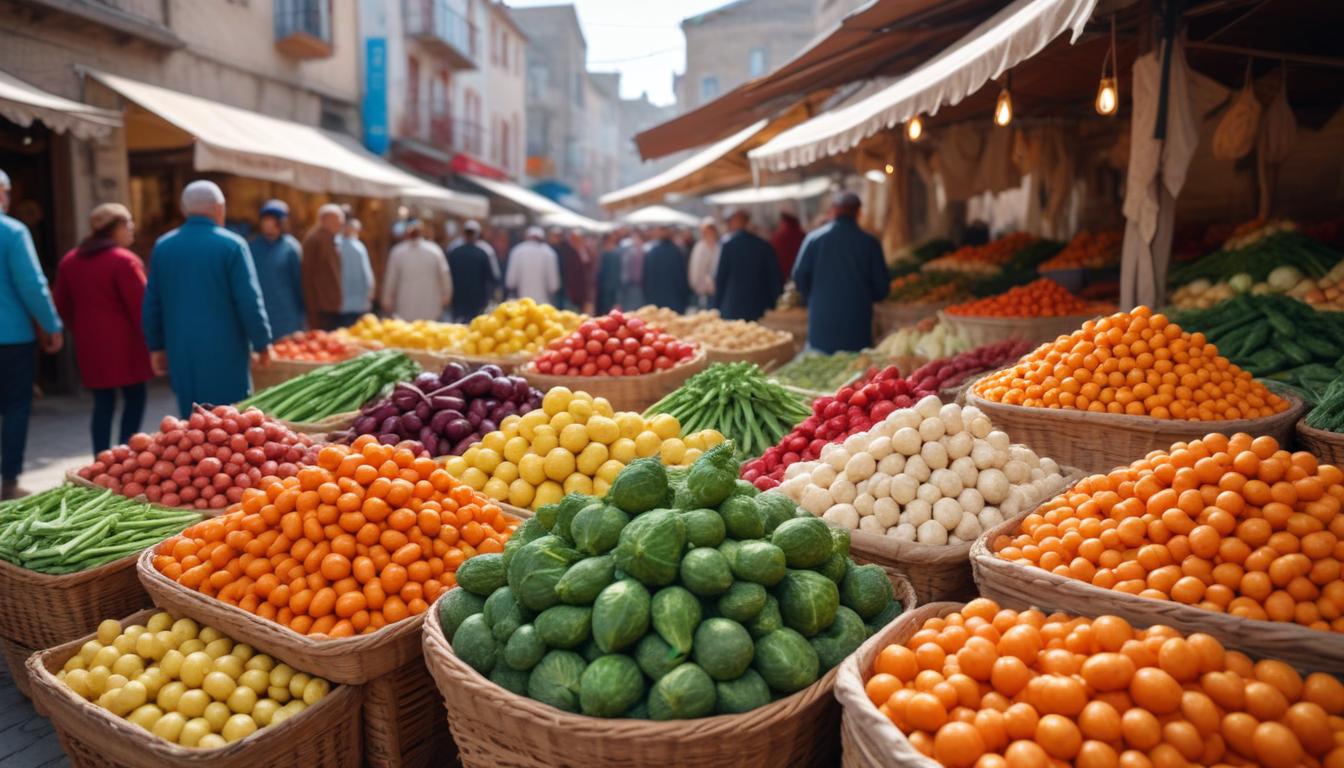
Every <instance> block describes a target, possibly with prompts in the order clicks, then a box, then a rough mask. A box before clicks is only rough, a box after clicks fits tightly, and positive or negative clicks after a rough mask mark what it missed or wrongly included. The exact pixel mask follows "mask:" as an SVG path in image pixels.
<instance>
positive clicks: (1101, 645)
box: [865, 598, 1344, 768]
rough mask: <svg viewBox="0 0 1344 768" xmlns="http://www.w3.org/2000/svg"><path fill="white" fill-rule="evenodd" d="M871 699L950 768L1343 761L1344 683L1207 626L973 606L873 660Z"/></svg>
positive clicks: (930, 623) (1330, 767) (1276, 765)
mask: <svg viewBox="0 0 1344 768" xmlns="http://www.w3.org/2000/svg"><path fill="white" fill-rule="evenodd" d="M865 688H866V691H867V694H868V698H869V700H870V701H872V702H873V704H874V705H875V706H877V707H878V708H879V710H880V711H881V712H882V714H884V715H885V716H886V717H887V718H889V719H890V720H891V722H892V723H893V724H895V726H896V727H897V728H899V729H900V730H901V731H902V732H904V733H905V734H906V736H907V737H908V738H909V740H910V743H911V745H913V746H914V747H915V749H917V750H919V751H920V752H922V753H924V754H925V755H928V756H929V757H932V758H933V759H935V760H937V761H938V762H940V763H942V764H943V765H947V766H952V767H953V768H970V767H971V766H974V768H1047V766H1052V765H1065V766H1067V765H1073V766H1078V768H1116V767H1117V766H1120V767H1123V768H1138V767H1139V766H1143V767H1145V768H1165V766H1186V765H1190V764H1198V765H1258V766H1269V767H1270V768H1288V767H1289V766H1307V765H1314V766H1326V767H1327V768H1334V767H1335V766H1340V765H1344V684H1341V683H1340V681H1338V680H1336V679H1335V678H1333V677H1331V676H1330V675H1326V674H1323V673H1319V672H1317V673H1313V674H1311V675H1308V676H1307V677H1306V678H1305V679H1303V678H1302V676H1300V675H1299V674H1298V673H1297V672H1296V671H1295V670H1294V669H1293V668H1292V667H1290V666H1289V665H1287V664H1285V663H1283V662H1281V661H1273V660H1261V661H1255V662H1253V661H1252V660H1251V659H1250V658H1248V657H1246V656H1245V655H1243V654H1241V653H1238V652H1236V651H1227V650H1225V649H1224V648H1223V646H1222V645H1221V644H1220V643H1219V642H1218V641H1217V640H1216V639H1214V638H1213V637H1210V636H1209V635H1205V634H1192V635H1189V636H1182V635H1181V634H1180V633H1178V632H1177V631H1176V630H1174V629H1172V628H1171V627H1166V626H1161V625H1159V626H1153V627H1149V628H1148V629H1143V630H1135V629H1134V628H1132V627H1131V626H1130V625H1129V623H1128V622H1126V621H1125V620H1124V619H1122V618H1119V617H1116V616H1101V617H1098V618H1096V619H1085V618H1075V617H1071V616H1067V615H1064V614H1054V615H1051V616H1045V615H1044V614H1042V613H1041V612H1040V611H1037V610H1029V611H1024V612H1022V613H1018V612H1017V611H1013V610H1007V609H1003V610H1001V609H1000V608H999V606H998V605H997V604H996V603H994V602H993V601H991V600H986V599H983V598H980V599H976V600H972V601H971V602H969V603H967V604H966V605H965V606H964V607H963V608H962V609H961V610H960V611H957V612H954V613H951V614H948V615H947V616H944V617H942V618H931V619H929V620H927V621H926V622H925V623H924V625H923V626H922V627H921V628H920V629H919V630H918V631H916V632H915V633H914V634H913V635H911V637H910V639H909V640H908V641H906V642H905V643H893V644H891V645H888V646H887V647H886V648H884V649H882V651H881V652H880V653H879V654H878V656H877V658H876V659H875V660H874V662H873V670H872V677H870V678H869V679H868V681H867V684H866V686H865Z"/></svg>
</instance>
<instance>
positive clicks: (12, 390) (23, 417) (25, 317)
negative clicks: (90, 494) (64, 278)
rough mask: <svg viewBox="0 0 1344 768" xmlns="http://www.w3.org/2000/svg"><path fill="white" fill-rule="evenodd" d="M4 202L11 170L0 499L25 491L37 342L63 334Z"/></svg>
mask: <svg viewBox="0 0 1344 768" xmlns="http://www.w3.org/2000/svg"><path fill="white" fill-rule="evenodd" d="M8 207H9V176H8V175H6V174H5V172H4V171H2V170H0V481H2V482H0V499H13V498H17V497H19V496H24V495H27V491H24V490H23V489H21V488H19V473H20V472H22V471H23V449H24V446H26V445H27V443H28V414H29V413H30V412H31V411H32V408H33V378H34V377H35V376H36V374H37V360H36V355H37V346H38V345H37V342H38V340H39V339H40V340H41V343H42V351H43V352H46V353H48V354H53V355H54V354H56V353H57V352H59V351H61V345H62V343H63V342H64V338H65V337H64V336H62V335H61V318H60V316H59V315H57V314H56V306H55V305H54V304H52V302H51V291H50V290H49V289H48V288H47V278H46V276H45V275H43V274H42V266H41V264H39V263H38V261H37V250H36V249H35V248H33V236H32V234H30V233H29V232H28V228H27V227H25V226H24V225H23V222H21V221H19V220H18V219H13V218H10V217H9V216H8V215H6V214H5V211H6V210H7V209H8ZM34 322H36V324H37V326H38V328H37V329H34V327H33V326H34Z"/></svg>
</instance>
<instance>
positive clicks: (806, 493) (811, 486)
mask: <svg viewBox="0 0 1344 768" xmlns="http://www.w3.org/2000/svg"><path fill="white" fill-rule="evenodd" d="M784 477H785V480H784V483H783V484H782V485H781V486H780V487H779V491H780V492H782V493H784V494H785V495H786V496H788V497H789V498H791V499H793V500H794V501H796V502H798V505H799V506H800V507H802V508H803V509H805V510H807V511H808V512H811V513H812V514H814V515H816V516H818V517H820V518H822V519H823V520H825V521H826V522H828V523H831V524H832V525H836V526H839V527H842V528H857V529H859V530H861V531H864V532H866V533H871V534H874V535H878V536H890V537H892V538H894V539H896V540H898V541H917V542H919V543H920V544H928V545H931V546H942V545H945V544H962V543H969V542H972V541H974V540H975V539H976V537H977V536H979V535H980V534H981V533H982V532H983V531H985V530H988V529H989V528H992V527H994V526H996V525H998V524H999V523H1001V522H1003V521H1004V520H1005V519H1007V518H1011V517H1013V516H1015V515H1017V514H1018V513H1019V512H1022V511H1025V510H1028V509H1031V508H1032V507H1034V506H1035V505H1036V504H1037V503H1038V502H1040V501H1041V499H1043V498H1045V497H1046V496H1047V495H1049V494H1051V493H1056V492H1058V491H1059V490H1060V489H1061V487H1062V485H1063V482H1064V478H1063V477H1062V476H1061V475H1060V471H1059V466H1058V465H1056V464H1055V462H1054V461H1053V460H1051V459H1042V458H1040V457H1039V456H1037V455H1036V454H1035V452H1033V451H1032V450H1031V449H1029V448H1027V447H1025V446H1021V445H1010V444H1009V442H1008V435H1007V433H1005V432H1001V431H999V430H996V429H994V426H993V425H992V424H991V423H990V421H989V418H988V417H986V416H985V415H984V414H983V413H981V411H980V409H979V408H975V407H968V408H964V409H963V408H962V407H961V406H959V405H957V404H956V403H949V404H947V405H943V403H942V401H940V400H939V399H938V398H937V397H935V396H933V395H929V396H928V397H925V398H924V399H922V400H920V401H919V402H918V403H917V404H916V405H915V407H914V408H902V409H900V410H898V411H893V412H892V413H890V414H889V415H888V416H887V417H886V418H885V419H883V420H882V421H881V422H879V423H878V424H877V425H875V426H874V427H873V428H872V429H870V430H868V431H866V432H859V433H857V434H854V435H852V436H850V437H848V438H846V439H845V441H844V442H843V443H831V444H829V445H827V446H825V447H824V448H822V449H821V458H820V459H819V460H818V461H804V462H798V463H795V464H791V465H790V466H789V467H788V469H786V470H785V472H784Z"/></svg>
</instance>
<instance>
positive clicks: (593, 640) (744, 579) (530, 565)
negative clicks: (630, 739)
mask: <svg viewBox="0 0 1344 768" xmlns="http://www.w3.org/2000/svg"><path fill="white" fill-rule="evenodd" d="M732 451H733V448H732V446H731V445H730V444H728V443H724V444H722V445H719V446H716V447H715V448H713V449H711V450H710V451H709V452H707V453H706V454H705V455H704V456H703V457H701V458H700V459H699V460H698V461H696V463H695V464H694V465H693V466H692V467H691V468H690V470H689V471H688V472H687V471H683V472H679V473H678V472H676V471H675V470H674V472H673V473H669V471H668V470H666V469H665V468H664V467H663V465H662V464H660V463H659V462H658V461H657V460H656V459H639V460H637V461H635V462H632V463H631V464H630V465H629V466H628V467H626V468H625V469H624V470H622V472H621V473H620V475H619V476H618V477H617V478H616V480H615V482H614V483H613V484H612V487H611V491H610V493H609V494H608V496H607V498H606V499H600V500H599V499H595V498H592V497H589V496H583V495H580V494H570V495H569V496H566V497H565V498H564V500H562V501H561V502H560V503H558V504H553V505H549V506H545V507H542V508H541V509H539V510H538V511H537V516H536V517H535V518H533V519H530V520H528V521H527V522H526V523H524V524H523V526H521V527H520V528H519V529H518V531H517V532H516V533H515V534H514V535H513V537H512V538H511V539H510V540H509V543H508V544H507V545H506V546H505V549H504V552H503V553H502V554H497V555H478V556H477V557H475V558H472V559H471V560H468V561H467V562H466V563H464V564H463V565H462V567H461V568H460V569H459V570H458V572H457V579H458V585H459V586H458V587H457V588H454V589H453V590H451V591H450V592H448V593H447V594H446V595H445V596H444V598H443V599H442V601H441V603H440V607H439V616H438V618H439V621H440V624H441V626H442V628H443V631H444V634H445V636H446V637H447V638H448V639H449V640H450V642H451V643H452V647H453V651H454V653H456V654H457V655H458V657H459V658H461V659H462V660H463V661H464V662H466V663H467V664H469V665H471V666H472V667H473V668H475V669H476V670H477V671H479V672H480V673H481V674H483V675H486V676H488V677H489V678H490V679H491V680H492V681H494V682H495V683H497V684H498V685H500V686H502V687H504V688H506V689H508V690H510V691H512V692H514V693H516V694H519V695H522V696H529V697H531V698H533V699H536V700H538V701H542V702H544V703H546V704H549V705H551V706H554V707H556V708H557V709H561V710H565V711H568V712H580V713H583V714H586V715H590V716H594V717H630V718H642V719H653V720H670V719H681V718H696V717H705V716H709V715H714V714H733V713H740V712H747V711H749V710H752V709H755V708H757V707H760V706H763V705H765V704H768V703H770V702H771V701H773V700H775V699H778V698H782V697H785V696H788V695H790V694H793V693H796V692H798V691H800V690H802V689H804V688H806V687H808V686H809V685H811V684H812V683H814V682H816V681H817V680H818V679H820V678H821V677H822V676H823V675H825V674H826V672H827V670H829V669H830V668H832V667H834V666H835V665H836V664H838V663H839V662H840V661H841V660H842V659H844V658H845V657H846V656H848V655H849V654H850V653H852V652H853V651H854V650H855V649H857V648H858V647H859V645H860V644H862V643H863V641H864V640H865V639H867V637H868V636H869V635H871V634H872V633H873V632H874V631H876V629H877V628H879V627H881V626H883V625H885V624H886V623H888V622H890V621H891V620H892V619H894V618H895V617H896V616H897V615H898V614H899V613H900V612H901V610H902V607H901V604H900V602H899V601H897V600H895V599H893V596H892V588H891V583H890V581H889V580H888V578H887V575H886V573H885V571H883V570H882V569H881V568H880V567H878V566H874V565H863V566H859V565H855V564H854V563H853V562H852V561H851V560H850V559H849V557H848V552H849V535H848V533H847V532H844V531H840V530H838V529H832V528H830V527H829V526H827V525H826V524H825V523H824V522H822V521H821V520H819V519H817V518H815V517H813V516H811V515H810V514H807V513H806V512H803V513H799V512H798V511H797V510H796V507H795V506H794V504H793V502H792V501H791V500H790V499H788V498H787V497H785V496H782V495H780V494H775V493H766V494H759V495H758V494H757V492H756V490H755V489H754V488H752V487H751V486H750V484H748V483H744V482H741V481H738V480H737V475H738V465H737V462H735V461H734V460H733V458H732Z"/></svg>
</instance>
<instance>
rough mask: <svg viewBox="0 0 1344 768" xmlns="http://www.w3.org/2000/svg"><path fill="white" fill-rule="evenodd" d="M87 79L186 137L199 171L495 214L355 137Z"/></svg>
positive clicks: (122, 81) (101, 77)
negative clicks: (396, 163)
mask: <svg viewBox="0 0 1344 768" xmlns="http://www.w3.org/2000/svg"><path fill="white" fill-rule="evenodd" d="M88 75H89V76H90V77H92V78H93V79H95V80H97V81H98V82H100V83H102V84H103V85H105V86H107V87H108V88H110V89H112V90H113V91H116V92H117V93H119V94H121V96H123V97H124V98H126V99H127V100H128V101H130V102H132V103H133V104H135V105H136V106H138V107H140V108H141V109H143V110H145V111H147V112H150V113H153V114H154V115H156V116H157V117H158V118H160V119H162V120H163V121H165V122H167V123H169V124H170V125H172V126H173V127H175V128H177V129H178V130H180V131H182V132H184V133H186V134H188V135H189V136H190V141H191V145H192V148H193V153H194V158H193V160H194V162H193V164H194V166H195V167H196V169H197V170H202V171H222V172H225V173H233V174H237V175H239V176H248V177H251V178H256V179H266V180H269V181H276V182H280V183H282V184H288V185H290V186H292V187H296V188H298V189H304V190H308V191H311V192H330V193H333V194H343V195H359V196H362V197H390V198H402V199H405V200H407V201H409V202H414V203H418V204H420V205H425V206H429V207H432V208H436V209H438V210H441V211H445V212H447V213H451V214H454V215H457V216H473V217H483V216H486V215H488V214H489V212H490V206H489V202H488V201H487V200H486V199H485V198H484V197H482V196H480V195H471V194H467V193H465V192H457V191H454V190H451V189H447V188H445V187H441V186H438V185H436V184H432V183H430V182H428V181H425V180H423V179H420V178H419V177H417V176H414V175H412V174H410V173H407V172H405V171H403V170H401V169H400V168H397V167H396V166H394V165H392V164H391V163H389V162H387V161H386V160H384V159H383V158H381V157H378V156H377V155H374V154H373V153H371V152H369V151H367V150H365V149H364V148H363V147H362V146H360V145H359V143H358V142H356V141H355V140H354V139H352V138H351V137H349V136H344V135H342V134H338V133H335V132H331V131H324V130H322V129H320V128H316V127H313V126H310V125H304V124H302V123H295V122H292V121H289V120H281V119H278V118H274V117H271V116H269V115H263V114H261V113H259V112H252V111H249V110H246V109H240V108H238V107H233V106H229V105H227V104H221V103H219V102H217V101H210V100H209V99H203V98H200V97H199V96H192V95H189V94H185V93H180V92H178V91H173V90H170V89H167V88H161V87H159V86H156V85H149V84H147V83H141V82H138V81H136V80H130V79H128V78H124V77H119V76H117V75H109V74H106V73H103V72H95V71H89V72H88ZM129 119H130V118H129V117H128V120H129Z"/></svg>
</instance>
